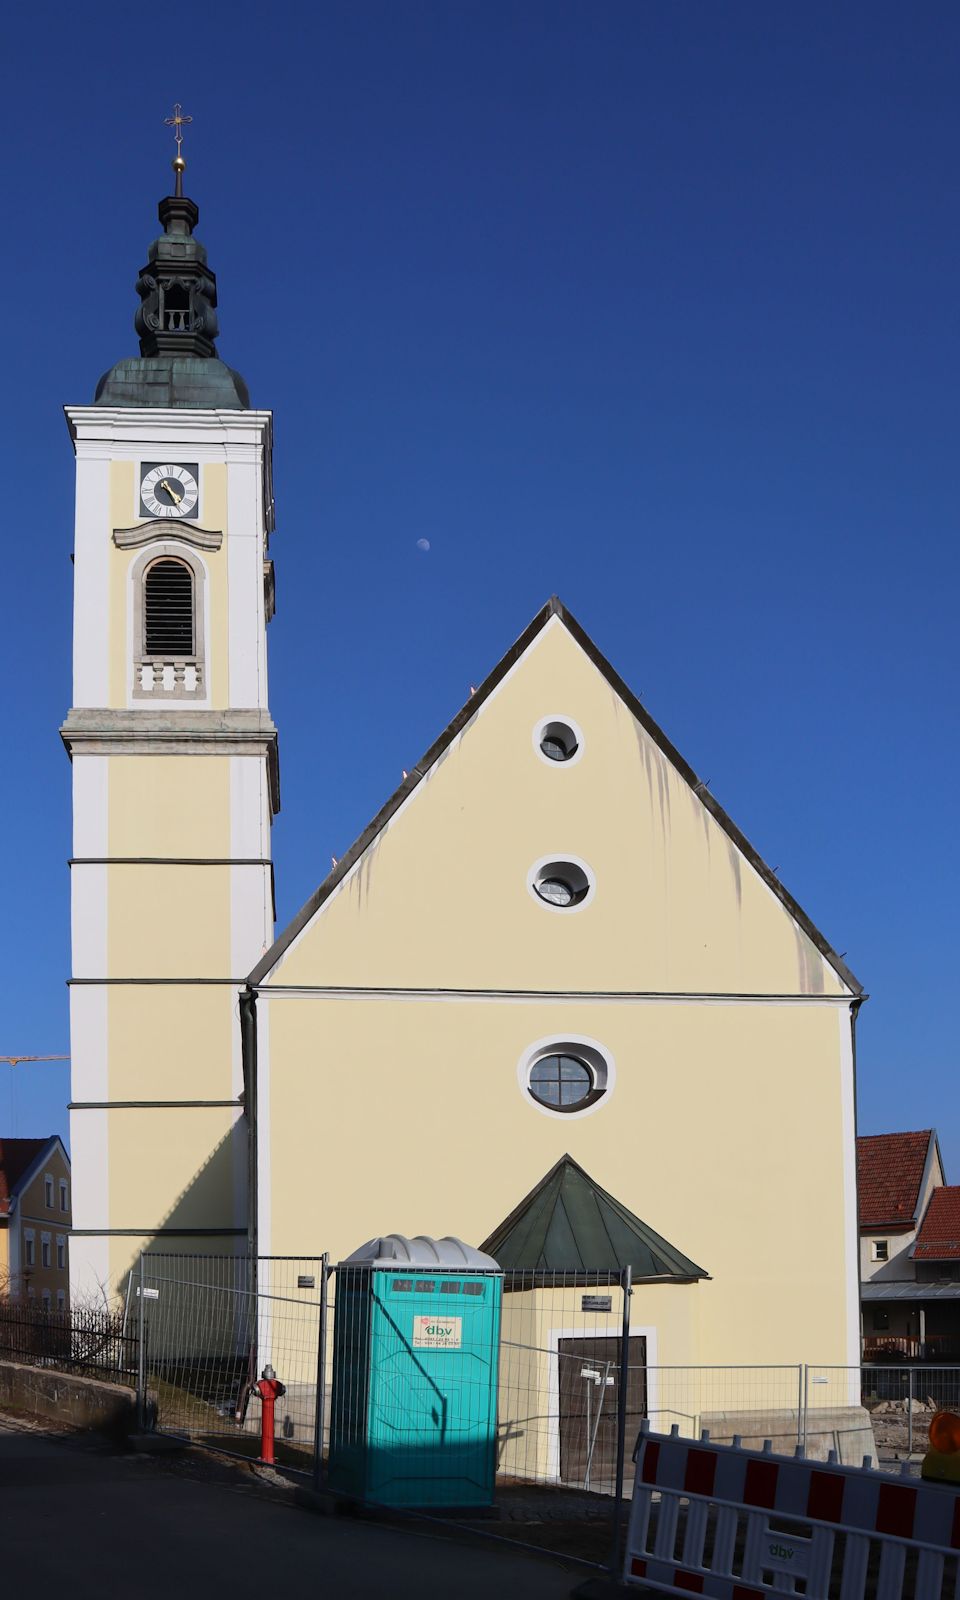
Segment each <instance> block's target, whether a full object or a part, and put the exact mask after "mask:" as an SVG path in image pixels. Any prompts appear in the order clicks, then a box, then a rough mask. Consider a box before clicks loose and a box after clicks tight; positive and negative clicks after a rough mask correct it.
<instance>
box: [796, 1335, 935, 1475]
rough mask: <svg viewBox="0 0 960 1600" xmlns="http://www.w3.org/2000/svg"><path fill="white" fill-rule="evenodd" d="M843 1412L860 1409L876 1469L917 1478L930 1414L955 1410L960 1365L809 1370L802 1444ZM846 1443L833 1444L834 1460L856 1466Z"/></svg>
mask: <svg viewBox="0 0 960 1600" xmlns="http://www.w3.org/2000/svg"><path fill="white" fill-rule="evenodd" d="M842 1407H847V1408H851V1407H861V1408H862V1410H863V1412H864V1413H865V1414H866V1416H865V1420H866V1424H867V1427H868V1429H869V1432H870V1434H871V1436H872V1439H871V1445H872V1448H873V1450H874V1452H875V1455H874V1464H875V1465H877V1466H879V1467H880V1468H882V1469H883V1470H885V1471H893V1472H899V1471H900V1470H901V1468H902V1466H903V1464H904V1463H905V1462H906V1463H910V1464H911V1466H912V1467H913V1469H914V1470H915V1472H916V1473H919V1470H920V1465H921V1463H922V1461H923V1457H924V1455H925V1454H926V1451H927V1449H928V1448H929V1443H930V1438H929V1433H930V1422H931V1420H932V1418H933V1416H934V1414H935V1413H936V1412H937V1411H940V1410H948V1411H958V1410H960V1365H954V1366H933V1365H928V1364H927V1363H926V1362H909V1363H906V1362H896V1363H893V1362H890V1363H880V1362H873V1361H870V1362H864V1364H863V1365H862V1366H859V1367H825V1366H808V1367H807V1368H806V1407H805V1413H806V1421H805V1439H806V1440H809V1441H812V1440H813V1439H814V1438H815V1437H816V1435H817V1433H818V1431H820V1430H822V1429H823V1426H824V1418H825V1416H827V1415H828V1414H829V1413H830V1412H832V1411H835V1412H838V1413H839V1411H840V1410H841V1408H842ZM849 1414H850V1413H849V1411H848V1415H849ZM845 1442H846V1441H845V1439H844V1436H843V1434H842V1433H841V1434H840V1436H839V1439H837V1440H834V1441H833V1447H834V1448H836V1449H837V1451H838V1455H839V1459H840V1460H842V1461H848V1460H849V1461H850V1462H851V1464H853V1465H857V1464H859V1457H857V1459H854V1457H855V1455H856V1452H855V1450H849V1451H848V1450H847V1449H845V1447H844V1446H845ZM863 1453H864V1454H865V1453H866V1450H865V1451H864V1452H863Z"/></svg>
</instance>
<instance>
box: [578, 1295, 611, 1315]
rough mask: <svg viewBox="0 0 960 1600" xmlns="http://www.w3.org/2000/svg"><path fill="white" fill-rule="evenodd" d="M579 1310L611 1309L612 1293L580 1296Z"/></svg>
mask: <svg viewBox="0 0 960 1600" xmlns="http://www.w3.org/2000/svg"><path fill="white" fill-rule="evenodd" d="M580 1310H581V1311H612V1310H613V1295H610V1294H585V1295H581V1297H580Z"/></svg>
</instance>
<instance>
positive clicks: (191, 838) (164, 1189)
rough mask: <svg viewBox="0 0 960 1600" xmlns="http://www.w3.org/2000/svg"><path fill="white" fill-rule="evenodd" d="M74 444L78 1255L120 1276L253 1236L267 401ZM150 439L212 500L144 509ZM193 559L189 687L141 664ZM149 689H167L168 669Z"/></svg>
mask: <svg viewBox="0 0 960 1600" xmlns="http://www.w3.org/2000/svg"><path fill="white" fill-rule="evenodd" d="M68 420H69V422H70V425H71V431H72V433H73V436H74V440H75V445H76V449H77V531H76V552H75V563H76V574H77V577H76V587H77V596H76V607H75V640H74V705H73V709H72V710H71V712H70V714H69V716H68V718H67V721H66V723H65V724H64V729H63V737H64V740H65V743H66V744H67V748H68V750H69V752H70V755H71V759H72V761H73V769H74V850H73V862H72V874H73V925H74V927H73V933H74V937H73V946H74V975H73V987H72V999H71V1043H72V1060H73V1067H72V1073H73V1083H72V1097H71V1098H72V1102H73V1104H72V1111H71V1134H72V1139H73V1145H74V1151H75V1154H76V1156H77V1217H76V1225H77V1238H76V1245H75V1251H74V1255H75V1277H76V1280H77V1282H78V1284H80V1283H82V1285H83V1287H84V1290H85V1292H94V1293H95V1292H99V1290H101V1289H102V1290H105V1291H106V1292H107V1293H108V1294H109V1293H117V1292H122V1291H123V1288H124V1285H125V1282H126V1277H127V1273H128V1271H129V1268H130V1266H131V1265H132V1264H133V1263H134V1262H135V1261H136V1259H137V1256H138V1254H139V1251H140V1250H141V1249H146V1250H162V1251H191V1252H192V1251H201V1252H202V1251H204V1250H213V1251H223V1250H226V1251H233V1250H236V1249H243V1248H245V1245H246V1240H247V1220H248V1218H247V1209H248V1208H247V1198H246V1185H247V1140H246V1130H245V1123H244V1117H243V1099H242V1088H243V1077H242V1064H241V1059H240V1044H239V1035H238V1025H237V992H236V986H237V982H238V980H242V979H243V976H244V974H245V972H246V971H248V970H249V968H250V965H251V964H252V962H253V961H254V960H255V959H256V958H257V956H258V955H259V954H260V953H261V952H262V950H263V949H264V948H265V946H266V944H267V943H269V940H270V937H271V934H272V893H271V886H270V872H271V868H270V860H269V856H270V843H269V836H270V823H271V819H272V813H273V810H274V809H275V804H276V798H275V792H276V781H275V778H274V779H273V780H271V779H270V776H269V773H268V767H269V765H270V762H271V761H273V763H274V768H275V756H271V750H272V749H274V748H275V742H276V732H275V729H274V728H273V725H272V722H271V721H270V717H269V712H268V710H267V706H266V677H265V633H264V630H265V625H266V608H265V597H264V578H263V561H264V553H265V549H266V538H267V533H268V530H269V526H270V517H271V502H270V500H269V497H268V493H267V489H266V487H265V485H266V484H267V483H268V482H269V454H270V418H269V414H268V413H263V412H237V413H222V412H202V411H197V412H189V411H180V412H176V411H159V410H158V411H133V412H130V411H123V410H116V409H110V408H97V407H80V408H74V409H71V410H70V411H69V412H68ZM150 461H154V462H156V461H173V462H178V461H179V462H187V463H190V464H191V466H193V465H194V464H195V466H196V472H197V479H198V484H199V502H198V505H197V515H196V517H195V518H191V519H189V520H188V519H187V518H186V517H184V518H182V519H180V520H177V518H176V517H175V516H174V517H170V518H167V519H166V520H165V521H160V520H157V521H150V519H148V518H145V517H144V516H143V515H142V510H141V506H140V482H141V477H142V475H143V473H144V470H145V467H144V463H146V462H150ZM157 556H161V557H170V556H173V557H174V558H175V559H176V558H179V559H181V560H182V562H183V563H185V564H186V565H188V566H189V567H190V568H191V571H192V572H193V574H194V577H193V579H192V593H193V610H194V624H193V627H194V657H195V660H196V673H197V677H196V686H195V687H193V686H191V688H190V692H188V686H187V681H186V678H184V679H183V682H182V684H181V683H180V680H179V679H177V680H175V681H174V685H173V689H172V692H168V690H167V685H166V683H165V682H164V684H163V692H162V693H161V692H160V678H159V676H158V673H159V671H160V669H159V668H158V669H157V672H155V673H154V677H153V679H152V680H148V681H147V682H146V683H145V681H144V680H143V678H142V675H141V672H140V665H139V664H140V662H141V660H142V659H143V657H144V654H145V643H144V636H143V633H142V626H143V625H142V608H143V604H144V601H143V587H142V586H143V581H144V579H143V575H144V572H145V571H146V568H147V566H148V565H149V562H150V561H151V560H152V559H154V558H155V557H157ZM155 690H156V692H155Z"/></svg>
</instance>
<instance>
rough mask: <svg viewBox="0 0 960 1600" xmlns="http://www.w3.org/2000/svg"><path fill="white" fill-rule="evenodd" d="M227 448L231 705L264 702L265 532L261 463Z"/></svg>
mask: <svg viewBox="0 0 960 1600" xmlns="http://www.w3.org/2000/svg"><path fill="white" fill-rule="evenodd" d="M231 455H232V452H230V451H229V450H228V452H227V530H228V532H227V591H228V595H229V645H228V650H229V702H228V703H229V704H230V705H231V706H233V707H240V706H266V703H267V686H266V674H265V671H264V668H263V662H262V659H261V652H260V634H261V630H262V623H261V618H262V616H263V532H262V527H261V509H260V508H261V499H262V493H261V487H260V474H261V467H260V463H259V462H257V461H255V460H249V459H244V460H236V459H231Z"/></svg>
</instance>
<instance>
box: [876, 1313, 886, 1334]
mask: <svg viewBox="0 0 960 1600" xmlns="http://www.w3.org/2000/svg"><path fill="white" fill-rule="evenodd" d="M889 1326H890V1313H889V1311H875V1312H874V1313H873V1331H874V1333H886V1331H887V1329H888V1328H889Z"/></svg>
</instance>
